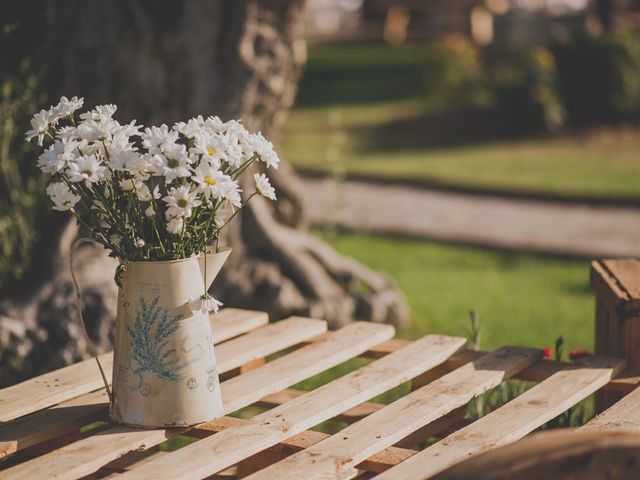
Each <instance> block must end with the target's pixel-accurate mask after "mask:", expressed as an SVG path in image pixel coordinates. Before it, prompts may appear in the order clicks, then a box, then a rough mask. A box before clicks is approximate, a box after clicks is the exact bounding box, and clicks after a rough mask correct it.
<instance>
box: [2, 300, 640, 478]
mask: <svg viewBox="0 0 640 480" xmlns="http://www.w3.org/2000/svg"><path fill="white" fill-rule="evenodd" d="M212 324H213V332H214V336H215V338H214V341H215V343H216V353H217V356H218V361H219V369H220V371H221V372H222V373H223V378H222V380H223V381H222V394H223V399H224V407H225V412H226V414H227V416H225V417H222V418H219V419H215V420H212V421H210V422H207V423H203V424H201V425H198V426H195V427H192V428H179V429H147V430H145V429H136V428H131V427H125V426H120V425H115V424H112V423H110V422H109V421H108V419H107V403H106V402H107V398H106V394H105V392H104V390H103V389H101V388H100V385H101V378H100V375H99V373H98V370H97V368H96V366H95V364H94V361H93V360H92V359H91V360H86V361H83V362H80V363H77V364H75V365H71V366H69V367H65V368H62V369H59V370H56V371H53V372H50V373H47V374H44V375H41V376H39V377H36V378H33V379H31V380H27V381H25V382H23V383H20V384H18V385H15V386H12V387H8V388H5V389H2V390H0V478H3V479H5V478H6V479H25V478H29V479H38V478H64V479H76V478H92V479H94V478H111V477H114V476H120V477H122V478H140V479H149V478H153V479H160V478H170V479H179V478H190V479H191V478H218V479H230V478H250V479H296V480H297V479H313V478H324V479H326V478H336V479H342V478H372V477H373V478H378V479H381V480H384V479H394V480H397V479H412V480H413V479H418V478H429V477H431V476H433V475H435V474H437V473H439V472H442V471H444V470H446V469H447V468H448V467H450V466H452V465H455V464H456V463H458V462H460V461H461V460H463V459H465V458H467V457H470V456H474V455H477V454H479V453H482V452H485V451H487V450H490V449H493V448H496V447H499V446H501V445H506V444H508V443H511V442H514V441H516V440H518V439H520V438H522V437H524V436H525V435H527V434H529V433H530V432H532V431H534V430H536V429H537V428H538V427H540V426H541V425H543V424H544V423H546V422H547V421H549V420H551V419H552V418H554V417H555V416H557V415H558V414H560V413H562V412H563V411H565V410H567V409H568V408H569V407H571V406H572V405H575V404H576V403H578V402H579V401H581V400H583V399H585V398H586V397H588V396H590V395H592V394H594V393H595V392H596V391H598V390H600V389H603V388H609V389H615V390H616V391H618V392H621V393H622V394H628V395H626V396H625V397H624V398H623V399H622V400H621V401H620V402H618V403H616V404H614V405H613V406H612V407H611V408H610V409H609V410H607V411H606V412H604V413H603V414H602V415H601V416H599V417H596V418H595V419H594V420H593V421H591V422H590V423H589V424H587V425H586V426H585V427H583V428H584V429H585V430H593V431H598V430H599V429H610V428H612V426H614V427H615V426H622V427H624V428H626V429H629V430H632V431H637V430H640V413H639V412H640V408H638V406H639V405H640V390H634V388H635V386H636V385H637V382H635V381H634V380H633V379H634V378H637V377H636V376H635V374H634V372H624V368H625V360H623V359H617V358H612V357H606V356H595V357H588V358H586V359H584V361H583V362H582V363H579V364H566V363H561V362H554V361H549V360H543V359H542V351H540V350H537V349H532V348H521V347H503V348H499V349H497V350H494V351H492V352H478V351H470V350H467V349H465V344H466V341H465V340H464V339H463V338H459V337H450V336H443V335H428V336H426V337H424V338H422V339H419V340H416V341H405V340H399V339H393V336H394V329H393V328H392V327H391V326H389V325H382V324H376V323H368V322H355V323H353V324H351V325H348V326H346V327H344V328H342V329H340V330H337V331H331V332H330V331H328V330H327V324H326V322H324V321H322V320H315V319H309V318H301V317H293V318H289V319H286V320H283V321H281V322H277V323H272V324H269V323H268V319H267V316H266V314H264V313H261V312H253V311H246V310H235V309H225V310H223V311H222V312H221V313H220V314H218V315H216V316H214V317H212ZM279 352H280V353H279ZM274 354H277V355H274ZM356 357H361V358H365V359H366V360H361V361H359V362H356V363H357V366H358V367H359V368H356V369H355V370H352V371H351V372H350V373H346V374H344V375H342V376H339V377H337V378H335V379H334V380H332V381H330V382H328V383H326V384H324V385H322V386H320V387H318V388H315V389H313V390H311V391H302V390H299V389H294V388H292V387H293V386H295V385H296V384H298V383H300V382H301V381H303V380H305V379H309V378H311V377H313V376H314V375H317V374H320V373H322V372H324V371H326V370H328V369H330V368H332V367H335V366H338V365H340V364H343V363H345V362H347V361H349V360H351V359H354V358H356ZM265 359H266V360H265ZM102 360H103V362H104V363H106V364H108V363H109V362H110V361H111V354H110V353H107V354H104V355H102ZM350 365H351V367H353V363H351V364H350ZM341 371H344V368H343V369H341ZM621 374H623V377H622V378H621V379H617V378H616V377H618V376H620V375H621ZM334 376H335V375H334ZM508 378H520V379H525V380H533V381H535V382H538V383H537V385H536V386H534V387H533V388H531V389H529V390H528V391H526V392H525V393H523V394H522V395H520V396H519V397H517V398H515V399H514V400H512V401H511V402H509V403H507V404H505V405H504V406H502V407H501V408H498V409H497V410H495V411H493V412H492V413H490V414H489V415H487V416H485V417H483V418H481V419H479V420H477V421H475V422H470V421H469V420H467V419H465V406H466V405H467V403H468V402H469V401H470V400H471V399H473V398H474V397H475V396H477V395H480V394H482V393H483V392H486V391H487V390H489V389H491V388H494V387H496V386H498V385H500V384H501V382H503V381H504V380H506V379H508ZM409 384H410V385H411V388H408V385H409ZM400 385H407V387H405V390H406V391H408V393H407V394H406V395H405V396H402V397H400V398H399V399H398V400H396V401H394V402H392V403H390V404H388V405H383V404H380V403H375V402H372V401H371V399H373V398H374V397H376V396H378V395H380V394H382V393H384V392H387V391H388V390H390V389H393V388H395V387H398V386H400ZM629 392H631V393H629ZM249 406H253V407H254V408H252V409H251V411H250V412H248V411H247V410H246V409H245V407H249ZM241 409H245V410H244V412H245V413H246V415H244V417H247V416H248V418H243V417H240V416H237V415H236V416H232V415H231V414H233V413H234V412H237V411H239V410H241ZM250 414H253V416H251V415H250ZM330 419H337V420H339V421H341V422H345V423H346V426H345V427H344V428H342V429H340V430H339V431H338V432H337V433H335V434H333V435H327V434H325V433H321V432H319V431H315V430H311V429H312V427H314V426H316V425H318V424H320V423H322V422H324V421H327V420H330ZM87 425H92V428H91V429H87V428H85V427H86V426H87ZM178 435H182V436H186V437H189V438H190V439H191V442H192V443H189V444H188V445H186V446H183V447H182V448H179V449H177V450H174V451H163V450H158V449H157V448H156V446H157V445H159V444H161V443H162V442H164V441H165V440H167V439H169V438H172V437H176V436H178ZM433 437H435V438H439V439H440V440H439V441H437V442H435V443H432V444H431V445H430V446H429V447H427V448H424V449H422V450H418V449H417V448H415V447H417V446H418V445H419V444H420V443H421V442H422V441H423V440H424V439H426V438H433ZM183 443H186V442H183Z"/></svg>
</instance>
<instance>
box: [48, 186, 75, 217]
mask: <svg viewBox="0 0 640 480" xmlns="http://www.w3.org/2000/svg"><path fill="white" fill-rule="evenodd" d="M47 195H49V198H51V200H52V201H53V204H54V205H53V209H54V210H59V211H61V212H64V211H66V210H71V209H72V208H73V207H75V205H76V203H78V202H79V201H80V196H79V195H76V194H74V193H73V192H71V190H69V187H68V186H67V185H65V184H64V183H62V182H54V183H50V184H49V186H48V187H47Z"/></svg>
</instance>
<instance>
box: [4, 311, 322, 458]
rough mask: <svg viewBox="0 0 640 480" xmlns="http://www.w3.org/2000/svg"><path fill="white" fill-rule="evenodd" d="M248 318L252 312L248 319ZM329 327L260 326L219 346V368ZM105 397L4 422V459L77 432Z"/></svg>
mask: <svg viewBox="0 0 640 480" xmlns="http://www.w3.org/2000/svg"><path fill="white" fill-rule="evenodd" d="M238 313H239V312H237V311H236V312H234V315H230V316H223V317H222V318H223V319H225V320H226V319H227V318H229V317H231V318H232V319H233V318H235V319H238V318H239V315H238ZM258 313H259V312H258ZM247 317H248V315H247V316H246V317H245V318H247ZM258 318H260V317H258ZM240 320H241V318H240ZM241 323H242V322H241ZM255 324H256V321H255V320H254V321H253V322H244V325H242V328H252V327H253V325H255ZM326 328H327V324H326V322H324V321H322V320H313V319H309V318H298V317H294V318H290V319H287V320H283V321H281V322H278V323H273V324H270V325H267V326H265V327H262V328H259V329H257V330H254V331H253V332H250V333H248V334H246V335H244V336H242V337H238V338H235V339H233V340H228V341H227V342H225V343H222V344H219V345H217V346H216V356H217V358H218V369H219V370H218V371H219V372H220V373H225V372H228V371H230V370H231V369H234V368H237V367H239V366H241V365H242V364H243V363H244V362H245V360H246V361H250V360H254V359H256V358H259V357H261V356H264V355H268V354H270V353H274V352H277V351H279V350H282V349H283V348H287V347H290V346H292V345H295V344H297V343H300V342H302V341H303V340H305V339H308V338H311V337H314V336H315V335H317V334H318V333H322V332H324V331H325V330H326ZM234 331H235V332H238V331H240V327H238V328H235V329H233V328H232V327H230V326H227V327H225V328H222V329H220V330H219V331H218V333H217V335H218V336H217V337H214V342H215V341H217V340H219V339H220V338H223V339H225V338H226V337H225V335H231V336H235V335H234V333H233V332H234ZM221 333H223V334H224V335H221ZM94 368H95V366H94ZM93 373H95V372H93ZM105 400H106V397H105V394H104V393H103V392H102V391H100V392H94V393H91V394H86V395H84V396H81V397H79V398H75V399H72V400H70V401H67V402H63V403H61V404H60V405H58V406H56V407H53V408H51V409H49V410H45V411H41V412H36V413H34V414H32V415H29V416H27V417H24V418H19V419H17V420H15V421H13V422H11V423H7V424H3V425H0V458H2V457H3V456H6V455H9V454H11V453H14V452H16V451H17V450H19V449H22V448H27V447H29V446H31V445H35V444H36V443H39V442H43V441H46V440H49V439H51V438H54V437H55V436H58V435H63V434H65V433H67V432H71V431H74V430H76V429H77V428H79V427H80V426H82V425H83V424H84V423H86V422H89V421H91V420H92V419H93V418H94V417H95V416H96V415H104V411H105V408H104V407H105V405H104V401H105Z"/></svg>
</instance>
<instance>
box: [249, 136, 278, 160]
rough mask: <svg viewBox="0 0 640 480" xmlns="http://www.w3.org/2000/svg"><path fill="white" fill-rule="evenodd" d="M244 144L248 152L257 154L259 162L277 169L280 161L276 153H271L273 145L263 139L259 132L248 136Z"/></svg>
mask: <svg viewBox="0 0 640 480" xmlns="http://www.w3.org/2000/svg"><path fill="white" fill-rule="evenodd" d="M246 142H247V147H248V149H249V151H250V152H252V153H257V154H258V157H259V158H260V160H262V161H263V162H264V163H266V164H267V166H268V167H272V168H278V163H280V159H279V158H278V155H277V154H276V152H274V151H273V144H272V143H271V142H270V141H269V140H267V139H266V138H264V137H263V136H262V134H261V133H260V132H258V133H253V134H250V135H249V136H248V137H247V138H246Z"/></svg>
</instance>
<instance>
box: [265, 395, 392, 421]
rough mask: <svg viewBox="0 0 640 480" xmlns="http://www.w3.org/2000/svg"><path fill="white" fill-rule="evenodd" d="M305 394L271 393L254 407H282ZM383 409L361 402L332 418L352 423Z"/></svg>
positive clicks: (381, 406) (374, 403)
mask: <svg viewBox="0 0 640 480" xmlns="http://www.w3.org/2000/svg"><path fill="white" fill-rule="evenodd" d="M305 393H307V392H305V391H303V390H294V389H292V388H288V389H286V390H281V391H279V392H276V393H272V394H271V395H267V396H265V397H263V398H261V399H260V400H259V401H258V402H256V405H257V406H259V407H265V408H273V407H277V406H279V405H282V404H283V403H287V402H290V401H291V400H293V399H294V398H298V397H300V396H302V395H304V394H305ZM384 407H385V405H384V404H382V403H376V402H363V403H361V404H360V405H357V406H355V407H353V408H350V409H349V410H346V411H344V412H342V413H340V414H339V415H336V416H335V417H334V420H338V421H342V422H347V423H353V422H356V421H358V420H360V419H362V418H364V417H366V416H367V415H371V414H372V413H373V412H377V411H378V410H381V409H382V408H384Z"/></svg>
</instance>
